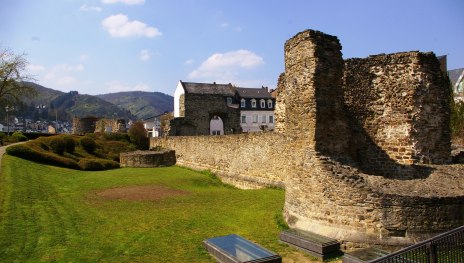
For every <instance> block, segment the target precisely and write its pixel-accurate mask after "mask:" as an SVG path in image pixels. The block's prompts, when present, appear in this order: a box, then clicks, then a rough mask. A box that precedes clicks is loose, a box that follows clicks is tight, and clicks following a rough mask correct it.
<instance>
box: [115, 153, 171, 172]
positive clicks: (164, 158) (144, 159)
mask: <svg viewBox="0 0 464 263" xmlns="http://www.w3.org/2000/svg"><path fill="white" fill-rule="evenodd" d="M119 160H120V161H119V163H120V165H121V167H139V168H152V167H160V166H172V165H174V164H176V153H175V151H173V150H162V151H134V152H126V153H120V155H119Z"/></svg>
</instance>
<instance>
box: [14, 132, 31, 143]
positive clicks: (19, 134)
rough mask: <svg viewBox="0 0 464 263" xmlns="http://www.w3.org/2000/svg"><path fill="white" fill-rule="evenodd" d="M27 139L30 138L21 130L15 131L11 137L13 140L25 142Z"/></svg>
mask: <svg viewBox="0 0 464 263" xmlns="http://www.w3.org/2000/svg"><path fill="white" fill-rule="evenodd" d="M27 140H28V139H27V137H26V136H24V134H23V133H22V132H20V131H15V132H13V134H12V135H11V138H10V141H11V142H25V141H27Z"/></svg>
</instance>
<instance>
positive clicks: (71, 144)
mask: <svg viewBox="0 0 464 263" xmlns="http://www.w3.org/2000/svg"><path fill="white" fill-rule="evenodd" d="M63 139H64V142H65V145H66V152H68V153H74V151H75V149H76V142H75V141H74V138H73V137H72V136H71V135H65V136H63Z"/></svg>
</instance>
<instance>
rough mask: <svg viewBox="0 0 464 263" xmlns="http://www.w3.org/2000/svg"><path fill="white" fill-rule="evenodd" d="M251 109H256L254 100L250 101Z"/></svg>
mask: <svg viewBox="0 0 464 263" xmlns="http://www.w3.org/2000/svg"><path fill="white" fill-rule="evenodd" d="M251 107H252V108H256V100H255V99H252V100H251Z"/></svg>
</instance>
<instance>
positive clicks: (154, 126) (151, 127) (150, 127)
mask: <svg viewBox="0 0 464 263" xmlns="http://www.w3.org/2000/svg"><path fill="white" fill-rule="evenodd" d="M165 114H166V113H163V114H159V115H156V116H153V117H150V118H146V119H144V120H143V127H144V128H145V130H147V133H148V137H160V136H163V129H162V128H161V116H163V115H165Z"/></svg>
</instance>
